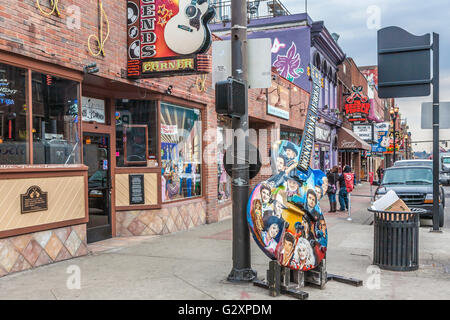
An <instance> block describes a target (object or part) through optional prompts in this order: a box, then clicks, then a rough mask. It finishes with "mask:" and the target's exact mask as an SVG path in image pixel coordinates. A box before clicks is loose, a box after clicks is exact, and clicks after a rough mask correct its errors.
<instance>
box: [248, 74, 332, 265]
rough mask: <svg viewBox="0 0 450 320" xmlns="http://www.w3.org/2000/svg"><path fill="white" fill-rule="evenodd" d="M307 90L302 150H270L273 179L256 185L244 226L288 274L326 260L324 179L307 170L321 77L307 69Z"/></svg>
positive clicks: (286, 144) (283, 146)
mask: <svg viewBox="0 0 450 320" xmlns="http://www.w3.org/2000/svg"><path fill="white" fill-rule="evenodd" d="M310 75H311V79H312V85H313V86H312V91H311V97H310V103H309V107H308V114H307V118H306V123H305V133H304V135H303V137H302V141H301V145H300V146H296V145H295V144H294V143H292V142H290V141H285V140H283V141H278V142H276V143H275V144H274V145H273V146H272V156H273V157H274V158H272V161H273V162H275V163H276V170H275V172H274V173H273V175H272V176H271V177H270V178H269V179H267V180H266V181H264V182H262V183H261V184H259V185H257V186H256V187H255V189H254V190H253V192H252V194H251V195H250V198H249V202H248V205H247V221H248V224H249V227H250V230H251V232H252V234H253V237H254V239H255V241H256V243H257V244H258V246H259V247H260V248H261V249H262V250H263V251H264V253H265V254H266V255H267V256H268V257H269V258H271V259H273V260H277V261H278V262H279V263H280V264H281V265H282V266H285V267H289V268H291V269H293V270H303V271H306V270H310V269H314V268H316V267H317V266H318V265H319V264H320V263H321V261H322V260H323V259H324V258H325V254H326V250H327V244H328V231H327V227H326V223H325V219H324V216H323V214H322V211H321V209H320V204H319V200H320V199H321V198H322V197H323V196H325V195H326V193H327V190H328V180H327V177H326V175H325V173H323V172H322V171H321V170H313V169H311V168H310V167H309V162H310V159H311V154H312V151H313V146H314V133H315V127H316V122H317V118H318V116H317V111H318V103H319V97H320V91H321V89H320V88H321V77H320V72H319V71H318V70H317V69H316V68H315V67H314V66H311V67H310Z"/></svg>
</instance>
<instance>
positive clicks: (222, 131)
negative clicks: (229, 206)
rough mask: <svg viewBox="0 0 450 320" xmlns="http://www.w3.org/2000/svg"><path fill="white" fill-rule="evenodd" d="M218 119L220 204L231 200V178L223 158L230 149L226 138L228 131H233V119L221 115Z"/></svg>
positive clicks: (218, 196)
mask: <svg viewBox="0 0 450 320" xmlns="http://www.w3.org/2000/svg"><path fill="white" fill-rule="evenodd" d="M217 119H218V120H217V165H218V171H217V175H218V177H217V182H218V188H217V190H218V195H217V198H218V199H219V202H225V201H227V200H230V199H231V177H230V176H229V175H228V174H227V172H226V171H225V167H224V163H223V156H224V153H225V151H226V149H227V148H228V145H227V143H228V140H227V137H226V134H227V129H232V123H231V119H228V118H225V117H223V116H220V115H219V116H217ZM229 139H230V138H229Z"/></svg>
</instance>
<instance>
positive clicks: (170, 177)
mask: <svg viewBox="0 0 450 320" xmlns="http://www.w3.org/2000/svg"><path fill="white" fill-rule="evenodd" d="M201 159H202V123H201V114H200V111H199V110H197V109H187V108H182V107H178V106H174V105H171V104H167V103H162V104H161V161H162V190H163V196H162V198H163V202H167V201H172V200H178V199H185V198H191V197H196V196H200V195H201Z"/></svg>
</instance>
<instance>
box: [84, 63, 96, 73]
mask: <svg viewBox="0 0 450 320" xmlns="http://www.w3.org/2000/svg"><path fill="white" fill-rule="evenodd" d="M83 70H84V74H92V73H97V72H98V71H99V69H98V68H97V64H96V63H95V62H93V63H90V64H88V65H86V66H85V67H84V68H83Z"/></svg>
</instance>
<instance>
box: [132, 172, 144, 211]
mask: <svg viewBox="0 0 450 320" xmlns="http://www.w3.org/2000/svg"><path fill="white" fill-rule="evenodd" d="M128 177H129V182H130V204H145V193H144V175H143V174H130V175H129V176H128Z"/></svg>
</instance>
